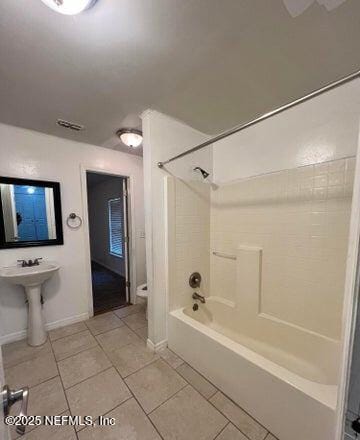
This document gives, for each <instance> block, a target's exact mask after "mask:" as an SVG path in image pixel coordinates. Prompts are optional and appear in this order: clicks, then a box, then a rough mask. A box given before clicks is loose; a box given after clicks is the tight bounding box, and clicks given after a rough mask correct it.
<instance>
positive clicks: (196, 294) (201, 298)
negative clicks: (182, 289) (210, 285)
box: [192, 292, 206, 304]
mask: <svg viewBox="0 0 360 440" xmlns="http://www.w3.org/2000/svg"><path fill="white" fill-rule="evenodd" d="M192 299H195V300H199V301H200V302H201V303H203V304H205V302H206V301H205V298H204V297H203V296H202V295H199V294H198V293H196V292H194V293H193V294H192Z"/></svg>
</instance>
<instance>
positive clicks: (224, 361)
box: [169, 297, 339, 440]
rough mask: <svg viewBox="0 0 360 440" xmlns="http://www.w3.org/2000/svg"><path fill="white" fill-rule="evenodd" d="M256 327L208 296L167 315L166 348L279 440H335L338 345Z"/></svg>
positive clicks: (264, 324)
mask: <svg viewBox="0 0 360 440" xmlns="http://www.w3.org/2000/svg"><path fill="white" fill-rule="evenodd" d="M260 322H261V325H259V322H257V324H256V327H255V326H252V324H251V322H250V321H249V322H245V320H244V318H241V319H239V315H238V313H237V311H236V309H235V308H233V307H231V306H229V304H226V303H224V302H223V301H221V300H220V299H218V298H216V297H210V298H207V300H206V304H201V305H200V307H199V310H198V311H196V312H194V311H193V310H192V308H191V307H188V308H185V309H179V310H175V311H172V312H170V315H169V347H170V348H171V349H172V350H174V351H175V352H176V353H178V354H179V355H180V356H181V357H183V358H184V359H185V360H186V361H187V362H188V363H189V364H190V365H192V366H193V367H194V368H196V369H197V370H198V371H200V372H201V373H202V374H203V375H204V376H205V377H207V378H208V379H209V380H211V381H212V382H213V383H214V384H215V385H216V386H217V387H218V388H219V389H220V390H222V391H223V392H224V393H225V394H227V395H228V396H229V397H230V398H232V399H233V400H234V401H235V402H237V403H238V404H239V405H240V406H241V407H242V408H244V409H245V410H246V411H247V412H249V413H250V414H251V415H253V417H254V418H256V419H257V420H258V421H259V422H260V423H262V424H263V425H264V426H265V427H266V428H267V429H269V430H270V431H271V432H272V433H273V434H274V435H276V436H277V437H278V438H279V439H280V440H332V439H334V424H335V422H334V420H335V406H336V397H337V387H336V381H337V359H338V350H339V346H338V343H336V341H333V340H331V339H327V338H323V337H319V335H317V334H313V333H311V332H304V331H303V330H302V329H298V328H296V327H289V326H288V325H285V324H284V323H281V322H276V321H274V320H271V319H265V318H264V317H263V319H262V320H261V321H260ZM190 341H191V343H190Z"/></svg>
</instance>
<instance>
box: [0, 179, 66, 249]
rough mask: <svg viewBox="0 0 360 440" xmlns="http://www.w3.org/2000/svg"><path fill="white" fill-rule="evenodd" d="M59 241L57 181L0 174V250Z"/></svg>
mask: <svg viewBox="0 0 360 440" xmlns="http://www.w3.org/2000/svg"><path fill="white" fill-rule="evenodd" d="M63 243H64V239H63V230H62V217H61V198H60V184H59V183H58V182H46V181H42V180H27V179H16V178H11V177H0V249H6V248H18V247H27V246H51V245H59V244H63Z"/></svg>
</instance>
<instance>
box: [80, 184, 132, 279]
mask: <svg viewBox="0 0 360 440" xmlns="http://www.w3.org/2000/svg"><path fill="white" fill-rule="evenodd" d="M122 185H123V180H122V179H121V178H116V177H109V178H108V179H107V180H105V181H102V182H99V183H95V184H93V185H88V200H89V205H88V206H89V228H90V247H91V259H92V260H94V261H96V262H97V263H99V264H102V265H103V266H105V267H107V268H108V269H110V270H112V271H113V272H115V273H117V274H119V275H122V276H125V260H124V258H123V257H116V256H114V255H111V254H110V246H109V241H110V233H109V214H108V211H109V205H108V202H109V200H110V199H118V198H120V199H122V197H123V188H122Z"/></svg>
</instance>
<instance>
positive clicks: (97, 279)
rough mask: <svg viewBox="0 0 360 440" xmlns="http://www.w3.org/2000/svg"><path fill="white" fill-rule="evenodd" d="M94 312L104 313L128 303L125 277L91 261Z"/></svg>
mask: <svg viewBox="0 0 360 440" xmlns="http://www.w3.org/2000/svg"><path fill="white" fill-rule="evenodd" d="M91 271H92V287H93V298H94V314H95V315H96V314H98V313H102V312H105V311H108V310H111V309H116V308H118V307H121V306H124V305H125V304H126V289H125V278H124V277H123V276H121V275H118V274H117V273H115V272H112V271H111V270H109V269H107V268H106V267H104V266H101V265H100V264H98V263H95V262H94V261H92V262H91Z"/></svg>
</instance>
